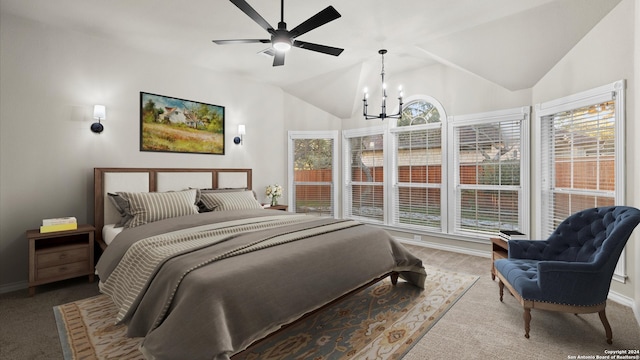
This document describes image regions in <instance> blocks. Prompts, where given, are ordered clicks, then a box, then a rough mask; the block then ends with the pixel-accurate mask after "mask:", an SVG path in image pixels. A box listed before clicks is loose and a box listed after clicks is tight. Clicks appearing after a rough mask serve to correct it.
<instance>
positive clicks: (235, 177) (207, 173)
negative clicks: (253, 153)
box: [93, 168, 252, 250]
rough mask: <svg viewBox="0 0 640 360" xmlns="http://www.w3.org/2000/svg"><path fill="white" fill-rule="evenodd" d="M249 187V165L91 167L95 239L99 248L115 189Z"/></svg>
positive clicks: (109, 220) (110, 215)
mask: <svg viewBox="0 0 640 360" xmlns="http://www.w3.org/2000/svg"><path fill="white" fill-rule="evenodd" d="M190 187H192V188H212V189H222V188H247V189H250V190H251V189H252V170H251V169H228V168H221V169H217V168H210V169H209V168H201V169H197V168H94V170H93V200H94V212H93V217H94V225H95V228H96V234H95V238H96V242H97V243H98V244H99V245H100V248H101V249H102V250H104V249H106V247H107V244H106V243H105V242H104V240H103V239H102V228H103V227H104V225H105V224H109V223H112V222H113V219H114V217H115V216H117V213H115V212H114V211H115V209H114V208H113V207H112V205H111V204H110V203H109V201H108V199H107V196H108V195H107V193H109V192H116V191H131V192H156V191H170V190H184V189H188V188H190Z"/></svg>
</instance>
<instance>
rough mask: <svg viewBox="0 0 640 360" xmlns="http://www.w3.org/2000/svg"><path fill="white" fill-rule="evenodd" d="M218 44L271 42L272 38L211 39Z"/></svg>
mask: <svg viewBox="0 0 640 360" xmlns="http://www.w3.org/2000/svg"><path fill="white" fill-rule="evenodd" d="M211 41H213V42H214V43H216V44H218V45H228V44H257V43H262V44H271V40H269V39H232V40H211Z"/></svg>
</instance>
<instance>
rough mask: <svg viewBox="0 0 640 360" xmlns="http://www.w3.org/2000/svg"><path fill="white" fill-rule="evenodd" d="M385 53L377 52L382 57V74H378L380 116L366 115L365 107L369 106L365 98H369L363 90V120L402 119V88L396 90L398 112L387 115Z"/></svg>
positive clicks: (384, 51)
mask: <svg viewBox="0 0 640 360" xmlns="http://www.w3.org/2000/svg"><path fill="white" fill-rule="evenodd" d="M386 53H387V50H385V49H381V50H378V54H380V55H381V56H382V72H381V73H380V76H382V106H381V109H380V110H381V111H380V114H378V115H369V114H367V106H368V105H369V104H368V103H367V98H368V97H369V93H368V92H367V88H364V97H363V99H362V103H363V104H364V106H363V107H362V115H364V119H365V120H371V119H380V120H384V119H386V118H391V119H400V118H401V117H402V87H399V88H398V102H399V106H398V112H397V113H396V114H391V115H387V84H386V83H385V82H384V54H386Z"/></svg>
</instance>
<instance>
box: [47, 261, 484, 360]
mask: <svg viewBox="0 0 640 360" xmlns="http://www.w3.org/2000/svg"><path fill="white" fill-rule="evenodd" d="M426 269H427V282H426V284H425V289H424V290H421V289H418V288H416V287H415V286H412V285H409V284H407V283H404V282H403V281H402V280H400V281H399V282H398V285H396V286H393V285H391V283H390V281H389V279H388V278H387V279H385V280H383V281H381V282H379V283H377V284H374V285H371V286H370V287H368V288H365V289H364V290H361V291H359V292H358V293H356V294H354V295H352V296H348V297H346V298H344V299H343V300H341V301H339V302H337V303H334V304H332V305H330V306H329V307H326V308H324V309H322V310H321V311H318V312H315V313H314V314H312V315H311V316H308V317H306V318H304V319H303V320H301V321H298V322H296V323H295V324H294V325H292V326H289V327H287V328H285V329H283V330H281V331H279V332H277V333H275V334H272V335H271V336H269V337H268V338H266V339H264V340H262V341H259V342H257V343H255V344H253V345H251V346H250V347H249V348H248V349H247V350H245V351H243V352H241V353H239V354H237V355H235V356H234V357H233V359H234V360H255V359H273V360H276V359H277V360H286V359H313V360H328V359H400V358H402V357H403V356H404V355H405V354H406V353H407V352H408V351H409V350H410V349H411V347H412V346H413V345H414V344H415V343H417V342H418V340H420V338H421V337H422V336H424V334H426V333H427V331H429V329H430V328H431V327H432V326H433V325H434V324H435V323H436V322H437V321H438V320H439V319H440V318H441V317H442V316H443V315H444V314H445V313H446V312H447V310H449V309H450V308H451V306H453V304H454V303H455V302H456V301H457V300H458V299H459V298H460V297H461V296H462V295H463V294H464V293H465V292H466V291H467V290H468V289H469V288H470V287H471V286H472V285H473V284H474V283H475V281H476V280H477V279H478V277H477V276H472V275H468V274H460V273H454V272H448V271H443V270H440V269H435V268H431V267H429V266H426ZM53 310H54V314H55V317H56V322H57V325H58V333H59V335H60V342H61V344H62V349H63V353H64V358H65V359H66V360H71V359H143V357H142V354H141V353H140V351H139V350H138V346H139V345H140V343H141V342H142V340H143V339H142V338H127V337H126V336H125V333H126V327H125V326H124V325H119V326H116V325H114V319H115V317H116V314H117V311H116V309H115V306H114V305H113V303H112V302H111V300H110V299H109V298H108V297H107V296H106V295H98V296H95V297H92V298H89V299H84V300H79V301H75V302H72V303H68V304H64V305H60V306H56V307H54V308H53Z"/></svg>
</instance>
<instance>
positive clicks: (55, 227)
mask: <svg viewBox="0 0 640 360" xmlns="http://www.w3.org/2000/svg"><path fill="white" fill-rule="evenodd" d="M77 228H78V224H77V223H70V224H57V225H44V226H40V233H48V232H54V231H64V230H76V229H77Z"/></svg>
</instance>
